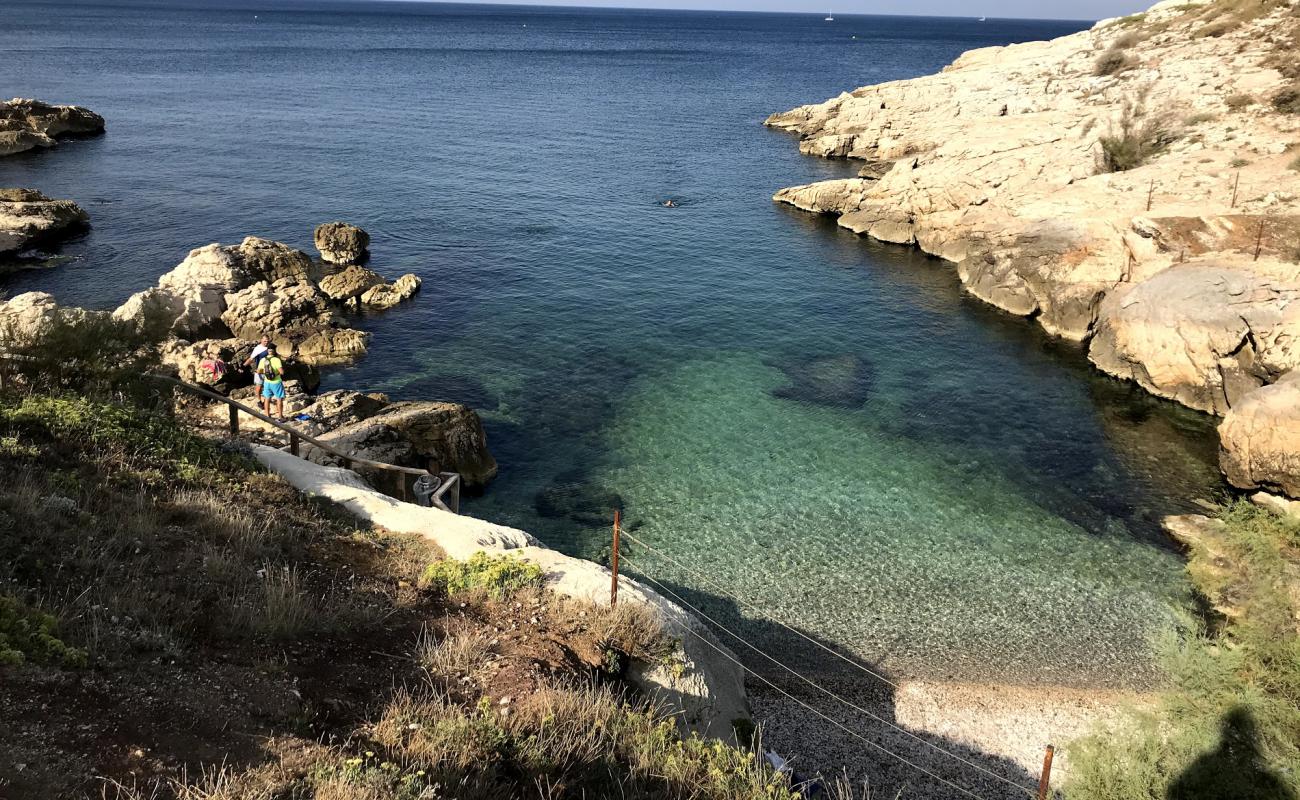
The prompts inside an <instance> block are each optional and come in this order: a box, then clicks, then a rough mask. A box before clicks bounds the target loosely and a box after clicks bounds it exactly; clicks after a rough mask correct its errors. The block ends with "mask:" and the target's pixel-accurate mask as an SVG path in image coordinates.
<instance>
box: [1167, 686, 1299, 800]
mask: <svg viewBox="0 0 1300 800" xmlns="http://www.w3.org/2000/svg"><path fill="white" fill-rule="evenodd" d="M1263 762H1264V760H1263V758H1262V757H1261V755H1260V752H1259V733H1258V731H1257V729H1256V727H1255V719H1254V717H1252V716H1251V714H1250V712H1249V711H1248V710H1247V709H1245V708H1236V709H1233V710H1232V711H1230V712H1228V713H1227V714H1226V715H1224V717H1223V720H1222V723H1221V727H1220V733H1219V746H1218V747H1217V748H1215V749H1214V750H1212V751H1211V752H1208V753H1206V754H1204V755H1202V756H1201V757H1200V758H1198V759H1196V761H1194V762H1192V765H1191V766H1190V767H1188V768H1187V770H1186V771H1184V772H1183V774H1182V775H1180V776H1178V780H1176V781H1174V783H1173V785H1172V786H1170V787H1169V794H1168V795H1167V798H1168V800H1243V799H1244V798H1251V800H1296V797H1295V794H1294V793H1293V792H1292V791H1291V790H1290V789H1288V788H1287V786H1286V784H1285V783H1283V781H1282V779H1281V778H1279V777H1278V776H1277V775H1275V774H1273V772H1272V771H1271V770H1270V769H1268V767H1267V766H1265V765H1264V763H1263Z"/></svg>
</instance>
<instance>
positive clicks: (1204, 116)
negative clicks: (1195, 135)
mask: <svg viewBox="0 0 1300 800" xmlns="http://www.w3.org/2000/svg"><path fill="white" fill-rule="evenodd" d="M1218 118H1219V116H1218V115H1217V114H1211V113H1210V112H1209V111H1201V112H1199V113H1196V114H1192V115H1190V116H1188V117H1186V118H1185V119H1184V120H1183V124H1184V125H1186V126H1187V127H1189V128H1190V127H1192V126H1193V125H1200V124H1201V123H1204V122H1213V121H1215V120H1216V119H1218Z"/></svg>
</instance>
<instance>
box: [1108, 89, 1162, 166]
mask: <svg viewBox="0 0 1300 800" xmlns="http://www.w3.org/2000/svg"><path fill="white" fill-rule="evenodd" d="M1177 138H1178V137H1177V134H1176V133H1174V132H1173V130H1172V129H1171V127H1170V126H1169V125H1168V124H1167V122H1166V121H1165V120H1164V118H1163V117H1161V116H1159V115H1149V114H1148V113H1147V112H1146V110H1145V109H1144V108H1143V107H1142V105H1141V102H1140V101H1128V102H1125V104H1124V109H1123V112H1122V113H1121V115H1120V120H1119V123H1118V125H1117V126H1113V127H1112V128H1111V132H1110V133H1109V134H1106V135H1104V136H1102V137H1101V138H1100V139H1099V141H1100V143H1101V150H1102V165H1101V166H1102V170H1103V171H1104V172H1124V171H1126V170H1130V169H1136V168H1137V167H1140V166H1142V165H1143V164H1146V163H1147V162H1148V161H1150V160H1151V159H1152V158H1154V157H1155V156H1157V155H1159V154H1160V153H1162V152H1164V151H1165V150H1166V149H1167V148H1168V147H1169V145H1170V144H1172V143H1173V142H1174V141H1175V140H1176V139H1177Z"/></svg>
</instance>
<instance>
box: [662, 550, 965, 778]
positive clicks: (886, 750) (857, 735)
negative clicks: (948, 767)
mask: <svg viewBox="0 0 1300 800" xmlns="http://www.w3.org/2000/svg"><path fill="white" fill-rule="evenodd" d="M645 577H646V578H647V579H648V580H650V581H651V582H653V583H655V584H656V585H658V586H659V587H660V588H662V589H664V590H665V591H667V592H669V593H670V594H671V593H672V591H671V590H670V589H668V588H667V587H665V586H664V585H663V584H662V583H659V581H657V580H655V579H654V578H651V577H650V576H649V575H646V576H645ZM691 633H694V634H695V638H696V640H697V641H699V642H701V643H703V644H705V645H707V646H708V647H709V648H710V649H711V650H713V651H714V652H716V653H717V654H718V655H720V656H722V657H723V658H725V659H727V660H728V661H730V662H732V663H733V664H735V665H736V666H738V667H740V668H741V670H743V671H745V672H747V673H749V674H750V675H753V676H754V677H755V678H758V679H759V680H760V681H762V682H763V683H765V684H767V685H768V686H770V687H771V688H772V689H774V690H776V691H777V692H779V693H780V694H782V695H784V696H785V697H787V698H789V699H790V700H793V701H794V702H796V703H798V704H799V705H801V706H803V707H804V708H805V709H807V710H808V711H811V712H812V713H813V714H816V715H817V716H819V717H821V718H822V719H824V720H826V721H827V722H829V723H831V724H832V725H834V726H835V727H837V728H839V729H841V730H843V731H844V732H845V733H847V734H849V735H850V736H852V737H854V738H855V739H860V740H862V741H863V742H864V743H866V744H868V745H870V746H871V747H874V748H875V749H877V750H879V751H880V752H882V753H884V754H886V755H888V756H890V757H891V758H894V759H897V760H898V761H900V762H902V763H903V764H906V765H907V766H909V767H911V768H912V769H914V770H916V771H917V772H920V773H923V774H925V775H928V776H929V777H931V778H934V779H935V780H936V781H939V782H940V783H942V784H944V785H945V786H949V787H951V788H953V789H956V790H957V791H959V792H961V793H962V794H964V795H966V796H967V797H973V798H975V800H984V798H983V797H981V796H980V795H977V794H975V793H974V792H972V791H970V790H969V789H965V788H962V787H961V786H958V785H957V784H955V783H953V782H952V781H950V780H948V779H946V778H943V777H941V776H939V775H936V774H935V773H933V772H931V771H930V770H928V769H926V768H925V767H923V766H921V765H920V764H915V763H913V762H911V761H908V760H907V759H906V758H904V757H903V756H900V755H899V754H898V753H895V752H894V751H892V750H890V749H889V748H887V747H885V746H884V745H882V744H880V743H878V742H873V741H872V740H870V739H868V738H867V737H865V736H863V735H862V734H860V733H858V732H857V731H855V730H853V729H852V728H850V727H848V726H847V725H845V724H844V723H842V722H840V721H839V720H837V719H835V718H834V717H830V716H827V715H826V714H824V713H822V712H821V711H819V710H818V709H816V708H814V707H813V706H811V705H809V704H808V703H805V702H804V701H803V700H800V699H799V698H798V697H795V696H794V695H792V694H790V693H789V692H787V691H786V690H784V689H782V688H781V687H780V686H777V685H776V684H775V683H773V682H772V681H770V680H768V679H767V678H765V677H764V676H762V675H760V674H759V673H757V672H755V671H754V670H752V669H750V668H749V667H747V666H745V665H744V664H743V663H741V661H740V659H738V658H736V657H735V656H734V655H732V654H731V653H728V652H727V651H726V649H724V648H723V647H722V646H721V645H716V644H714V643H713V642H710V641H709V640H708V639H707V638H706V637H704V636H703V635H702V634H700V632H699V631H695V630H691Z"/></svg>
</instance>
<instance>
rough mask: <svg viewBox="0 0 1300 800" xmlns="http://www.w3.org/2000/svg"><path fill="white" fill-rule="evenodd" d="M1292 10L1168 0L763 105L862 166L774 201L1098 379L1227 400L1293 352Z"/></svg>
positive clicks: (1297, 268) (1292, 361) (1274, 374)
mask: <svg viewBox="0 0 1300 800" xmlns="http://www.w3.org/2000/svg"><path fill="white" fill-rule="evenodd" d="M1297 9H1300V4H1297V2H1295V0H1287V2H1282V3H1275V4H1249V5H1248V6H1247V5H1246V4H1226V3H1211V2H1204V0H1198V1H1197V2H1162V3H1160V4H1158V5H1156V6H1155V7H1153V8H1152V9H1151V10H1149V11H1148V12H1146V13H1144V14H1138V15H1133V16H1132V17H1126V18H1124V19H1121V20H1104V21H1102V22H1099V23H1097V25H1095V26H1094V27H1093V28H1092V29H1091V30H1088V31H1083V32H1081V33H1077V34H1073V35H1070V36H1065V37H1062V38H1059V39H1055V40H1052V41H1049V42H1030V43H1025V44H1017V45H1011V46H1008V47H992V48H984V49H980V50H973V51H970V52H967V53H965V54H963V55H962V56H961V57H960V58H958V59H957V60H956V61H955V62H953V64H951V65H950V66H948V67H947V68H945V69H944V70H943V71H942V72H941V73H939V74H936V75H930V76H925V77H921V78H916V79H912V80H902V81H893V82H890V83H884V84H879V85H876V86H866V87H862V88H859V89H856V90H854V91H852V92H846V93H843V94H841V95H839V96H838V97H834V98H831V99H830V100H827V101H825V102H823V103H818V104H813V105H807V106H801V107H799V108H796V109H793V110H791V111H787V112H784V113H778V114H773V115H772V116H771V117H769V118H768V120H767V124H768V125H769V126H772V127H775V128H780V129H783V130H788V131H791V132H793V133H796V134H798V135H799V137H800V144H799V147H800V150H801V151H802V152H804V153H807V154H810V155H815V156H821V157H828V158H841V157H847V158H854V159H860V160H861V161H862V163H863V167H862V169H861V170H860V171H859V177H856V178H848V179H839V180H831V181H822V182H819V183H814V184H810V185H807V186H796V187H791V188H787V189H782V190H781V191H779V192H777V193H776V195H775V197H774V199H775V200H777V201H778V202H783V203H788V204H791V205H794V206H796V207H797V208H801V209H804V210H807V211H810V212H813V213H825V214H833V215H836V216H837V217H838V224H839V225H841V226H843V227H845V228H848V229H850V230H853V231H855V232H857V233H860V234H863V235H866V236H870V237H873V238H876V239H879V240H881V241H886V242H895V243H900V244H912V245H916V246H918V247H919V248H921V249H922V250H924V251H925V252H927V253H930V254H933V255H935V256H938V257H940V258H943V259H946V260H948V261H951V262H954V263H955V264H956V271H957V275H958V277H959V279H960V280H961V282H962V283H963V285H965V287H966V289H967V290H968V291H969V292H971V293H972V294H973V295H975V296H976V297H978V298H980V299H982V300H984V301H986V302H988V303H991V304H993V305H996V306H998V307H999V308H1002V309H1004V310H1006V311H1008V312H1011V313H1013V314H1019V315H1023V316H1028V317H1032V318H1033V319H1035V320H1036V321H1037V322H1038V323H1039V324H1041V325H1042V326H1043V327H1044V328H1046V329H1047V330H1048V331H1050V332H1051V333H1053V334H1056V335H1060V336H1063V337H1067V338H1071V339H1078V340H1084V341H1088V342H1089V347H1090V350H1091V358H1092V360H1093V362H1094V363H1095V364H1097V365H1098V366H1099V367H1101V368H1102V369H1104V370H1106V371H1107V372H1110V373H1111V374H1114V375H1117V376H1120V377H1123V378H1126V379H1129V380H1133V381H1136V382H1137V383H1139V384H1141V385H1142V386H1144V387H1145V388H1147V389H1148V390H1149V391H1152V392H1154V393H1156V394H1158V395H1161V396H1164V397H1169V398H1172V399H1175V400H1177V401H1179V402H1181V403H1184V404H1186V405H1189V406H1191V407H1193V408H1198V409H1201V410H1204V411H1209V412H1212V413H1216V414H1224V413H1229V414H1231V413H1232V412H1233V410H1234V409H1235V407H1236V405H1237V404H1238V403H1244V402H1246V400H1245V398H1248V397H1252V396H1254V393H1256V392H1261V391H1264V390H1263V389H1261V388H1260V387H1265V386H1267V385H1268V384H1270V383H1272V382H1273V381H1275V380H1277V379H1278V377H1279V376H1280V375H1282V374H1284V373H1286V372H1287V371H1288V370H1291V369H1293V368H1294V367H1295V366H1297V363H1296V362H1297V360H1300V354H1298V353H1297V345H1296V344H1294V343H1295V342H1300V305H1298V304H1297V303H1296V302H1295V301H1296V299H1297V297H1300V250H1297V249H1296V245H1295V242H1296V241H1297V240H1298V238H1297V237H1300V169H1296V168H1295V159H1296V151H1295V148H1296V147H1297V145H1298V143H1300V115H1297V114H1295V113H1293V106H1291V105H1289V104H1287V103H1286V102H1283V101H1284V99H1285V98H1286V97H1288V96H1294V93H1296V92H1300V83H1298V81H1300V75H1297V73H1296V70H1295V47H1296V46H1297V44H1296V43H1297V42H1300V11H1297ZM1103 55H1104V56H1106V58H1103ZM1288 93H1291V94H1288ZM864 302H865V300H864ZM1264 396H1268V395H1267V394H1266V395H1264ZM1225 468H1229V466H1228V462H1227V461H1225ZM1231 469H1234V470H1235V474H1237V475H1238V476H1239V479H1240V480H1246V478H1244V477H1241V476H1246V475H1267V474H1269V472H1270V470H1269V469H1263V470H1261V469H1258V468H1254V469H1247V468H1245V467H1240V466H1237V467H1231ZM1270 485H1272V484H1270ZM1286 491H1288V492H1290V491H1292V489H1286Z"/></svg>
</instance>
